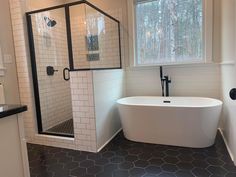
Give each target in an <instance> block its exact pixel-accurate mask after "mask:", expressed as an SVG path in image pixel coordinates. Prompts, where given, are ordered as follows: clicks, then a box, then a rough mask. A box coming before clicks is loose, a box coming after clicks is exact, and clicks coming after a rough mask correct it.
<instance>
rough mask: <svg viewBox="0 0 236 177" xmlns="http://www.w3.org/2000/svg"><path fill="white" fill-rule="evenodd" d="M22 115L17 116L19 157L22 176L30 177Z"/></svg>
mask: <svg viewBox="0 0 236 177" xmlns="http://www.w3.org/2000/svg"><path fill="white" fill-rule="evenodd" d="M23 115H24V114H23V113H21V114H18V115H17V122H18V128H19V136H20V143H21V156H22V161H23V170H24V176H25V177H30V170H29V160H28V153H27V145H26V143H27V141H26V139H25V130H24V117H23Z"/></svg>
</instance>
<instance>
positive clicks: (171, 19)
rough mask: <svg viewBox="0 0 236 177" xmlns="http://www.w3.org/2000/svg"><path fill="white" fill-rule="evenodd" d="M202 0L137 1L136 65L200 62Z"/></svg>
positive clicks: (201, 48)
mask: <svg viewBox="0 0 236 177" xmlns="http://www.w3.org/2000/svg"><path fill="white" fill-rule="evenodd" d="M202 1H203V0H136V37H137V41H136V42H137V44H136V45H137V46H136V47H137V48H136V50H137V60H136V62H137V64H138V65H151V64H163V63H167V64H168V63H180V62H191V61H201V60H203V2H202Z"/></svg>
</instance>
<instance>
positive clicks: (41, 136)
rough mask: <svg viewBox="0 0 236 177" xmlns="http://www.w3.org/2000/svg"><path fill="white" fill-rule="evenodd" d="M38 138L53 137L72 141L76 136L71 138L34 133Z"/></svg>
mask: <svg viewBox="0 0 236 177" xmlns="http://www.w3.org/2000/svg"><path fill="white" fill-rule="evenodd" d="M34 136H35V137H36V138H49V139H50V138H51V139H54V140H56V139H57V140H69V141H71V142H74V141H75V138H70V137H63V136H54V135H44V134H35V135H34Z"/></svg>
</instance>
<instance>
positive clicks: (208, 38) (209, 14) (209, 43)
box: [127, 0, 213, 67]
mask: <svg viewBox="0 0 236 177" xmlns="http://www.w3.org/2000/svg"><path fill="white" fill-rule="evenodd" d="M134 1H135V0H128V1H127V5H128V38H129V67H146V66H145V65H137V64H136V32H135V31H136V30H135V26H136V25H135V21H136V20H135V2H134ZM203 9H204V10H203V13H204V17H203V29H204V30H203V38H204V44H203V45H204V47H203V48H204V51H203V52H204V53H203V57H204V58H203V60H201V61H197V62H195V63H201V64H202V63H206V64H208V63H212V61H213V58H212V55H213V54H212V53H213V49H212V48H213V0H203ZM193 63H194V61H192V62H191V61H190V62H186V63H166V64H157V65H151V66H160V65H185V64H193Z"/></svg>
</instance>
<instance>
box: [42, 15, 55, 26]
mask: <svg viewBox="0 0 236 177" xmlns="http://www.w3.org/2000/svg"><path fill="white" fill-rule="evenodd" d="M44 20H45V22H46V24H47V26H48V27H54V26H56V24H57V22H56V21H55V20H52V19H50V18H48V17H44Z"/></svg>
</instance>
